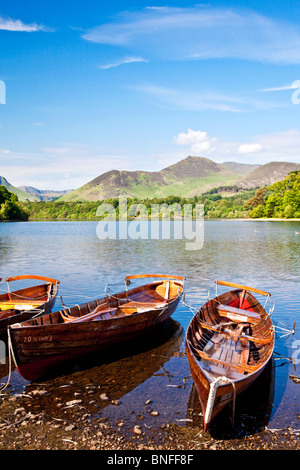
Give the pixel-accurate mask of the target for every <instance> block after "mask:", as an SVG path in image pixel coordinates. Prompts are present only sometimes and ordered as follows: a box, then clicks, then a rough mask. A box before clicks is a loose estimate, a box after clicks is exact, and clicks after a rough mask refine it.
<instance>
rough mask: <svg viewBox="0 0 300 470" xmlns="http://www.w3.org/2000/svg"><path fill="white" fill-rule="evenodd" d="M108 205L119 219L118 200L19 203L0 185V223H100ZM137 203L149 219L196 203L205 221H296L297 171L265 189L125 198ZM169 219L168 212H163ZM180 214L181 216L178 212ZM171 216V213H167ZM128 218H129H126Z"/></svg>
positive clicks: (299, 202)
mask: <svg viewBox="0 0 300 470" xmlns="http://www.w3.org/2000/svg"><path fill="white" fill-rule="evenodd" d="M103 203H106V204H109V205H110V206H112V207H113V208H114V210H115V214H116V217H117V218H118V216H119V209H120V207H119V198H112V199H106V200H105V201H94V202H87V201H82V202H79V201H78V202H65V201H61V200H56V201H51V202H44V201H39V202H20V201H18V197H17V196H16V195H15V194H13V193H11V192H9V191H8V190H7V189H6V188H5V187H4V186H0V220H3V221H4V220H100V218H99V216H98V215H97V210H98V208H99V206H100V204H103ZM139 204H140V205H142V206H143V208H144V209H145V208H146V211H147V212H146V215H148V216H149V217H150V216H153V207H156V208H157V207H158V208H159V212H158V214H159V216H160V217H161V218H164V211H165V208H166V206H168V207H169V208H171V210H172V206H173V207H178V205H179V206H180V207H181V208H182V209H183V210H184V206H186V207H187V206H188V207H189V208H190V210H191V214H192V215H195V213H196V212H195V211H196V207H197V205H198V204H203V206H204V217H205V218H206V219H260V218H261V219H263V218H268V219H299V218H300V171H293V172H291V173H289V174H288V175H287V176H286V177H285V178H284V179H283V180H281V181H278V182H276V183H274V184H272V185H271V186H269V187H261V188H255V189H251V190H243V189H241V188H237V187H236V186H231V187H228V186H227V187H221V188H220V187H219V188H213V189H212V190H210V191H209V192H207V193H205V194H202V195H199V196H194V197H191V198H186V197H180V196H169V197H167V198H152V199H150V198H147V199H143V200H141V199H137V198H130V197H128V198H127V207H131V208H132V207H133V206H135V207H136V213H135V216H137V215H140V213H139ZM166 215H167V216H169V212H166ZM182 215H183V213H182ZM171 216H172V212H171ZM129 218H130V215H129Z"/></svg>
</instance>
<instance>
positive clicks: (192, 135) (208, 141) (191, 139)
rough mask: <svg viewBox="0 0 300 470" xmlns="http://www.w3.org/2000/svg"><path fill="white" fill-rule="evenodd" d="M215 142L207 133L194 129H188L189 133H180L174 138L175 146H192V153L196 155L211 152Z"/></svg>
mask: <svg viewBox="0 0 300 470" xmlns="http://www.w3.org/2000/svg"><path fill="white" fill-rule="evenodd" d="M215 141H216V139H215V138H209V136H208V134H207V132H205V131H194V130H192V129H188V131H187V132H179V134H177V136H175V137H174V142H175V144H177V145H185V146H190V149H191V152H192V153H195V154H199V153H201V152H207V151H211V150H212V148H213V144H214V143H215Z"/></svg>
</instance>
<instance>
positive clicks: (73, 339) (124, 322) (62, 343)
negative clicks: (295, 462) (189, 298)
mask: <svg viewBox="0 0 300 470" xmlns="http://www.w3.org/2000/svg"><path fill="white" fill-rule="evenodd" d="M148 277H149V278H150V277H153V278H159V279H158V280H157V281H155V282H152V283H148V284H145V285H142V286H139V287H135V288H131V289H129V290H128V289H127V285H128V284H129V283H130V282H131V281H132V280H133V279H139V278H148ZM184 279H185V278H184V277H181V276H168V275H164V274H156V275H154V274H144V275H143V274H140V275H132V276H127V277H125V278H124V281H125V291H123V292H120V293H117V294H114V295H113V294H111V292H110V289H106V295H105V297H103V298H101V299H96V300H93V301H91V302H87V303H84V304H81V305H76V306H74V307H71V308H67V309H63V310H60V311H57V312H52V313H49V314H48V315H42V316H40V317H37V318H35V319H32V320H28V321H25V322H21V323H18V324H15V325H11V326H10V327H9V329H8V335H9V338H10V348H11V351H12V354H13V358H14V360H15V363H16V367H17V368H18V370H19V372H20V373H21V375H22V376H23V377H24V378H26V379H27V380H36V379H38V378H40V377H42V376H44V375H46V374H48V373H49V372H53V371H55V370H56V368H57V367H58V366H59V365H61V364H63V363H65V362H67V361H70V360H74V359H76V358H80V357H81V356H83V355H87V354H92V353H96V352H98V351H100V350H103V349H105V348H108V347H111V346H113V345H116V344H118V343H122V342H124V341H128V340H130V339H132V338H135V337H136V336H137V335H139V334H142V333H145V332H148V331H150V330H152V329H153V328H154V327H156V326H158V325H160V324H161V323H162V322H164V321H165V320H167V319H168V318H169V317H170V316H171V315H172V314H173V312H174V311H175V310H176V308H177V305H178V303H179V301H180V298H181V296H182V293H183V288H184Z"/></svg>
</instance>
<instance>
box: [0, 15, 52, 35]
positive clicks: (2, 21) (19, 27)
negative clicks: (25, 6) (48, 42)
mask: <svg viewBox="0 0 300 470" xmlns="http://www.w3.org/2000/svg"><path fill="white" fill-rule="evenodd" d="M0 30H4V31H18V32H26V33H32V32H36V31H46V32H52V31H53V28H50V27H48V26H44V25H38V24H36V23H31V24H25V23H23V22H22V21H21V20H13V19H11V18H8V17H4V16H0Z"/></svg>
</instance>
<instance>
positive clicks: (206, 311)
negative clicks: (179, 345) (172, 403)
mask: <svg viewBox="0 0 300 470" xmlns="http://www.w3.org/2000/svg"><path fill="white" fill-rule="evenodd" d="M245 292H246V294H243V295H245V298H246V299H247V302H249V305H250V307H247V308H251V309H253V311H254V312H253V315H255V313H257V314H258V315H259V316H260V320H257V322H256V323H255V324H253V325H252V326H251V328H250V330H251V335H252V338H254V339H255V341H254V342H252V340H249V341H248V340H245V339H244V337H243V336H242V337H241V338H242V341H243V342H244V344H246V342H248V343H249V358H248V359H247V363H242V362H241V363H239V362H238V360H239V359H241V358H242V353H241V355H240V357H239V358H237V359H236V362H235V361H234V360H233V359H231V360H229V359H227V360H224V354H223V357H222V347H221V346H220V347H219V350H220V353H219V352H218V354H220V355H219V356H218V357H219V359H216V354H215V355H211V356H210V357H209V356H207V355H206V354H205V348H206V349H208V350H210V351H214V352H215V351H217V346H215V345H213V346H212V347H210V348H209V343H210V341H211V340H212V338H215V339H216V338H217V336H216V334H217V333H216V332H215V328H216V325H219V321H220V319H222V318H221V317H220V316H218V313H217V311H216V305H219V304H222V305H225V306H226V305H227V304H230V303H234V302H235V300H236V299H239V298H240V297H241V295H242V293H244V289H237V290H233V291H230V292H226V293H225V294H223V295H220V296H218V297H217V298H215V299H212V300H211V301H209V302H207V304H204V306H203V307H202V308H201V309H200V311H199V312H197V314H196V315H195V316H194V318H193V319H192V321H191V323H190V325H189V327H188V329H187V332H186V352H187V358H188V362H189V366H190V371H191V375H192V378H193V381H194V384H195V387H196V390H197V394H198V397H199V401H200V404H201V408H202V413H203V417H204V429H205V430H207V429H208V428H209V426H210V425H211V423H212V421H213V420H214V418H215V417H216V416H217V415H218V414H219V413H220V411H221V410H223V408H225V406H227V405H228V404H229V403H233V402H234V401H235V398H236V397H237V396H238V395H239V394H241V393H242V392H244V391H245V390H246V389H247V388H248V387H249V386H250V385H251V384H252V383H253V382H254V381H255V380H256V379H257V378H258V377H259V375H260V374H261V373H262V372H263V370H264V369H265V367H266V366H267V364H268V362H269V361H270V359H271V357H272V354H273V349H274V330H273V325H272V321H271V319H270V316H269V315H268V314H267V312H266V311H265V310H264V308H263V307H262V306H261V305H260V303H259V302H258V301H257V299H256V298H255V297H254V296H253V295H252V294H251V292H249V291H247V290H246V291H245ZM251 313H252V312H251V311H248V314H250V315H251ZM199 319H200V322H199ZM227 320H228V318H227V319H226V321H227ZM201 322H204V326H205V327H206V326H207V325H208V326H207V328H208V329H207V330H206V329H205V328H203V323H201ZM211 326H212V328H213V329H214V330H209V328H210V327H211ZM204 331H210V332H211V333H210V334H214V335H215V336H211V337H210V339H208V338H209V337H208V336H207V337H205V333H203V332H204ZM251 335H249V336H251ZM225 336H226V335H225ZM256 338H261V341H264V343H260V342H258V341H257V340H256ZM221 341H223V344H224V345H225V344H226V341H224V340H221ZM228 341H231V342H232V344H237V343H238V341H240V339H238V340H237V338H234V336H233V335H232V336H231V335H229V339H228ZM234 342H236V343H234ZM221 345H222V343H221ZM250 345H251V346H250ZM224 347H225V346H223V348H224ZM234 347H236V346H234ZM197 351H198V352H197ZM226 354H227V357H228V356H229V353H228V351H227V352H226ZM233 357H237V356H234V355H233V354H232V355H231V358H233ZM222 377H225V378H226V381H225V380H222ZM215 381H218V383H217V386H216V388H215V390H216V391H215V396H214V398H213V403H209V400H211V398H210V397H212V396H213V394H212V387H213V386H214V385H213V384H214V382H215ZM208 408H209V410H208Z"/></svg>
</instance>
